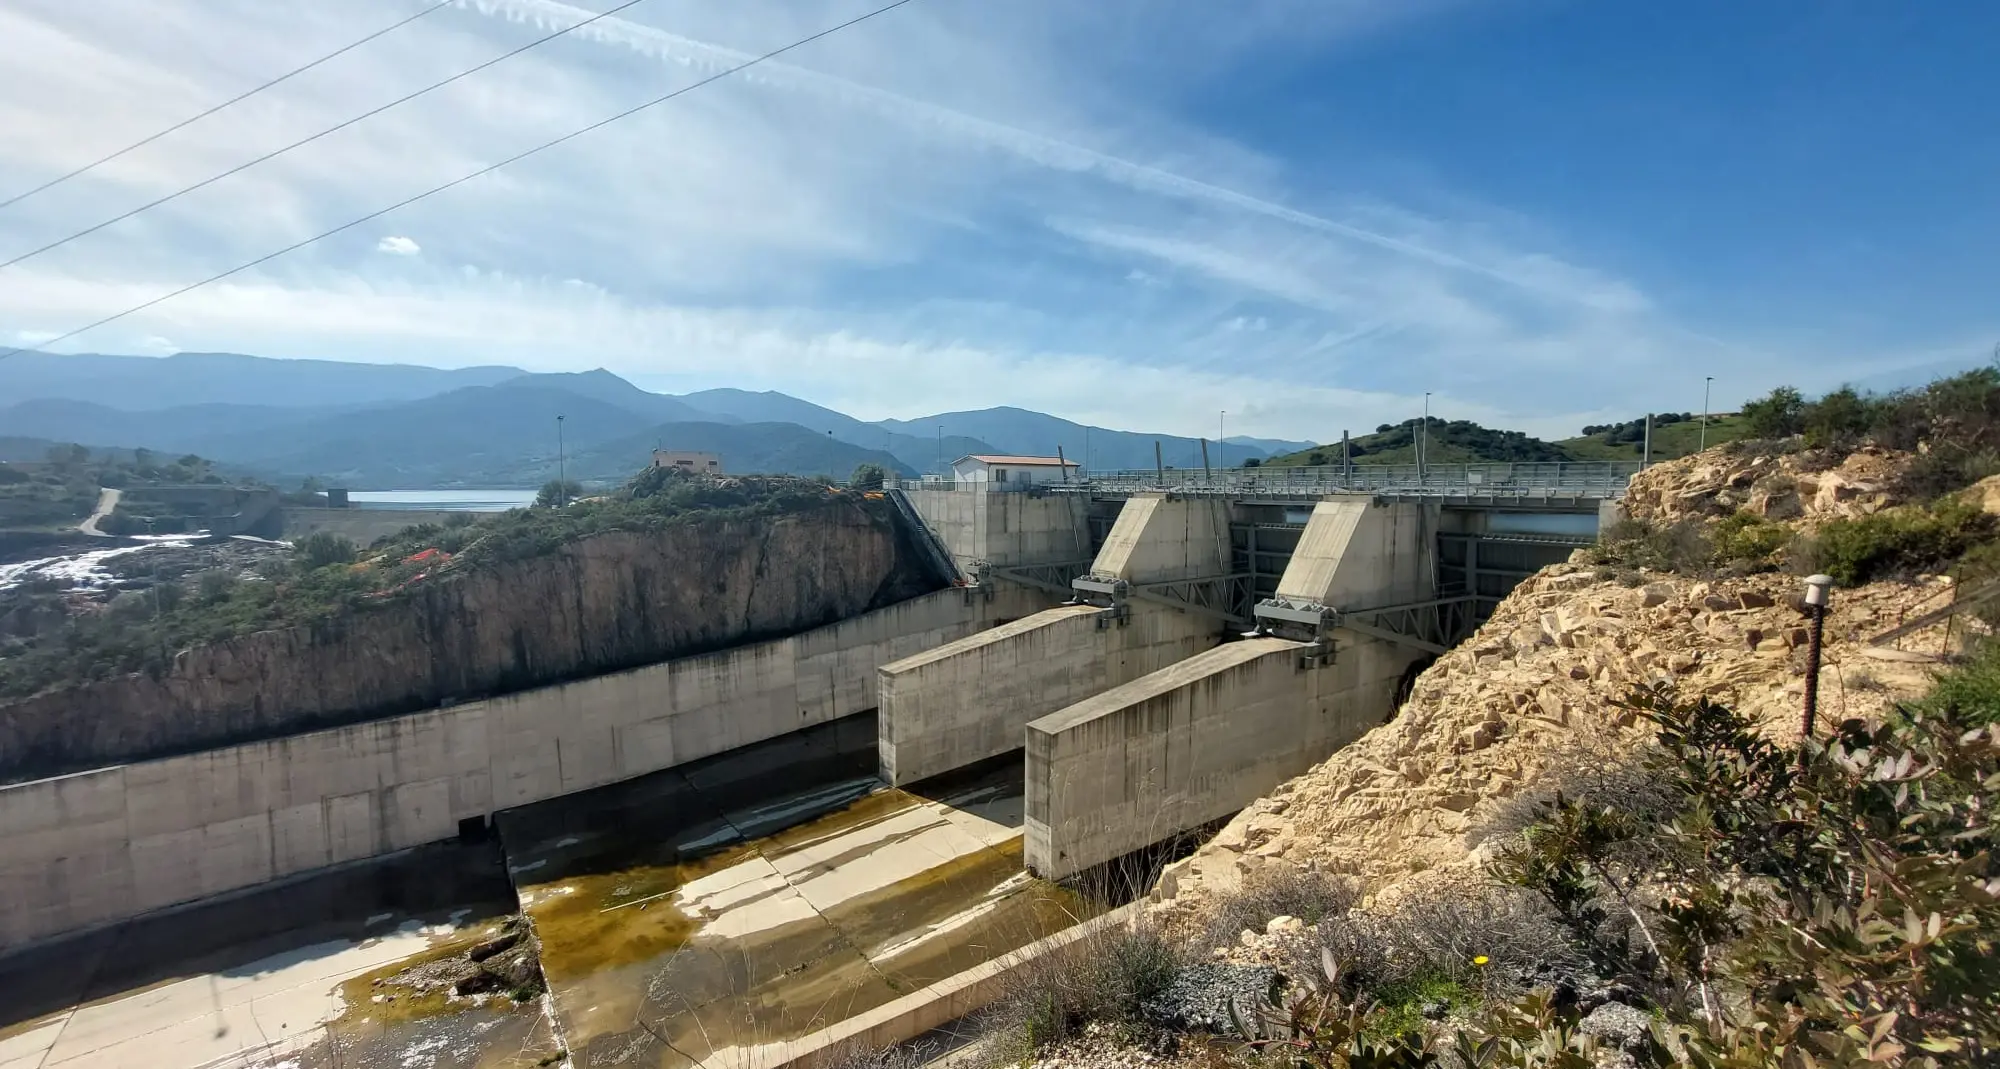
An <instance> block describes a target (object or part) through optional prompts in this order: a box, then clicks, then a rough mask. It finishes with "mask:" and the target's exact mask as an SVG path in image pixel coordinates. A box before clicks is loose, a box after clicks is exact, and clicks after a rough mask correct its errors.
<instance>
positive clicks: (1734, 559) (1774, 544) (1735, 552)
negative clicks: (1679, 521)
mask: <svg viewBox="0 0 2000 1069" xmlns="http://www.w3.org/2000/svg"><path fill="white" fill-rule="evenodd" d="M1709 539H1710V541H1711V543H1712V544H1713V545H1714V547H1715V548H1714V559H1715V561H1716V563H1718V564H1742V565H1747V566H1749V567H1751V568H1755V569H1758V570H1765V569H1770V568H1775V567H1777V565H1778V558H1779V556H1780V555H1781V554H1782V553H1783V552H1784V550H1785V547H1786V546H1787V545H1789V544H1790V543H1791V541H1792V530H1791V528H1789V527H1787V526H1785V525H1784V524H1782V523H1777V522H1775V521H1773V520H1767V519H1765V518H1763V517H1761V516H1757V515H1755V514H1753V513H1749V512H1736V513H1734V514H1732V515H1729V516H1725V517H1723V519H1722V520H1721V521H1720V522H1718V523H1717V524H1716V525H1715V530H1714V531H1712V532H1710V534H1709Z"/></svg>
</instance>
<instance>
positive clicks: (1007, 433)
mask: <svg viewBox="0 0 2000 1069" xmlns="http://www.w3.org/2000/svg"><path fill="white" fill-rule="evenodd" d="M0 405H4V407H0V436H4V435H12V436H17V437H22V438H34V439H43V440H48V441H74V442H83V443H85V444H87V445H91V446H93V447H99V448H102V447H124V448H134V447H143V448H146V449H150V450H154V451H160V452H174V453H196V454H199V455H201V456H204V457H211V458H214V459H215V460H216V461H217V462H219V463H225V464H229V465H232V466H235V467H236V468H239V469H242V470H247V471H250V472H254V473H256V474H258V475H259V476H260V477H262V478H266V479H268V480H270V481H272V482H274V483H277V484H278V485H281V486H285V485H293V484H295V483H296V481H297V480H299V479H302V478H305V477H307V476H313V477H317V478H320V479H321V480H323V481H325V482H326V483H328V484H330V485H336V486H340V485H344V486H348V487H350V488H356V489H399V488H409V489H432V488H436V489H442V488H448V487H469V488H470V487H477V488H491V487H520V488H525V487H531V486H536V485H539V484H540V482H541V481H543V480H544V479H546V478H547V477H549V476H551V475H553V474H554V472H555V470H556V467H557V464H556V433H555V432H556V427H555V417H556V416H558V415H561V416H563V417H564V421H563V438H564V444H565V445H566V447H567V452H568V454H569V455H570V456H573V457H582V458H590V459H589V460H588V461H587V462H586V464H585V467H584V468H582V469H578V470H577V471H575V472H572V474H582V475H584V476H585V477H596V476H597V472H598V469H599V468H601V469H602V477H604V478H613V477H616V478H622V477H624V476H625V475H627V474H629V473H630V472H631V471H633V470H634V469H636V468H637V467H639V466H641V465H643V464H644V463H645V462H646V460H647V453H648V452H649V451H650V450H651V449H652V448H653V446H654V445H656V444H657V445H661V446H666V447H670V448H682V449H709V450H715V451H719V452H721V453H722V454H723V462H724V464H725V466H726V467H727V468H728V470H730V471H736V472H750V471H759V470H762V471H769V472H775V473H792V474H830V475H834V476H838V477H842V478H845V477H846V476H847V475H848V474H849V473H851V472H852V471H853V468H854V466H855V465H857V464H860V463H865V462H875V463H881V464H883V465H884V466H885V467H888V468H890V469H892V470H894V471H896V472H898V473H901V474H904V475H913V474H916V473H919V472H924V471H932V470H937V469H938V468H939V467H940V466H941V465H949V464H950V463H951V462H952V461H953V460H956V459H958V458H959V457H961V456H964V455H966V454H968V453H1027V454H1038V455H1051V454H1054V453H1055V452H1057V451H1058V450H1059V449H1060V450H1061V451H1062V452H1063V453H1065V454H1066V455H1067V456H1068V457H1069V458H1070V459H1071V460H1074V461H1076V462H1078V463H1082V464H1087V465H1089V466H1091V467H1093V468H1095V469H1097V470H1100V471H1103V470H1114V469H1119V468H1150V467H1152V466H1153V464H1154V448H1155V443H1158V446H1159V448H1160V451H1161V454H1162V455H1161V459H1163V460H1164V461H1165V463H1167V464H1168V465H1171V466H1173V467H1191V466H1199V465H1200V464H1201V463H1202V455H1201V443H1200V442H1199V441H1198V440H1197V439H1193V438H1186V437H1181V436H1177V435H1157V434H1147V433H1141V432H1134V431H1119V430H1110V429H1107V428H1103V427H1086V426H1084V425H1082V424H1079V423H1074V422H1072V421H1070V420H1066V419H1061V418H1058V417H1055V416H1050V415H1047V414H1045V413H1040V412H1031V411H1028V410H1025V409H1020V408H991V409H983V410H980V411H975V412H950V413H944V414H942V415H937V416H927V417H923V418H920V419H912V420H884V421H881V422H875V423H870V422H865V421H863V420H859V419H855V418H854V417H852V416H848V415H846V414H844V413H841V412H838V411H835V410H833V409H830V408H826V407H824V406H821V405H816V404H813V403H811V402H809V401H804V400H801V399H799V398H796V397H791V396H789V395H786V394H782V393H777V392H772V391H765V392H755V391H749V390H734V389H718V390H704V391H701V392H699V393H692V394H687V395H685V396H680V397H674V396H668V395H665V394H658V393H652V392H650V391H647V390H642V389H640V388H639V387H637V386H634V385H633V384H632V383H630V382H627V381H626V380H624V379H622V378H620V377H619V376H617V375H615V374H612V373H611V372H609V371H606V370H604V369H602V368H599V369H596V370H592V371H585V372H577V373H572V374H530V373H528V372H524V371H521V370H520V369H518V368H511V367H499V366H494V367H479V368H466V369H461V370H457V371H446V370H440V369H437V368H427V367H414V366H409V365H389V364H350V363H343V362H338V361H326V360H274V359H268V358H264V357H255V356H243V355H238V354H231V353H183V354H180V355H178V356H171V357H164V358H154V357H135V356H103V355H80V356H57V355H49V354H43V353H23V354H20V355H18V356H16V357H13V358H10V359H8V360H4V361H0ZM730 427H735V428H738V430H735V431H727V432H725V430H724V429H723V428H730ZM940 429H942V434H940ZM1305 444H1306V443H1300V442H1291V441H1285V440H1280V439H1266V438H1254V437H1248V436H1238V437H1236V438H1234V439H1232V440H1230V441H1229V442H1225V443H1215V442H1210V443H1209V444H1208V448H1209V456H1208V460H1209V462H1210V463H1212V464H1214V465H1217V466H1227V467H1233V466H1237V465H1240V464H1242V463H1243V462H1244V461H1245V460H1247V459H1261V458H1263V457H1265V456H1267V455H1269V453H1270V452H1271V451H1272V450H1273V449H1278V448H1283V447H1291V446H1302V445H1305ZM613 454H618V459H616V460H615V461H614V460H613Z"/></svg>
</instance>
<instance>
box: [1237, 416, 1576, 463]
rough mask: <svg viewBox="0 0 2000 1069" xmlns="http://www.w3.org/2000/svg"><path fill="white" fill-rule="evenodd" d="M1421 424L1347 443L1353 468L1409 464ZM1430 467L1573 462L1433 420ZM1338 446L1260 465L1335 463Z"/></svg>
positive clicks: (1461, 424)
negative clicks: (1488, 463) (1371, 465)
mask: <svg viewBox="0 0 2000 1069" xmlns="http://www.w3.org/2000/svg"><path fill="white" fill-rule="evenodd" d="M1422 426H1423V420H1422V419H1421V418H1419V419H1412V420H1407V421H1405V422H1403V423H1402V424H1400V425H1395V426H1390V425H1386V424H1385V425H1384V426H1383V427H1382V428H1380V429H1378V430H1376V432H1375V433H1374V434H1364V435H1362V436H1360V437H1358V438H1355V439H1354V440H1353V441H1352V442H1351V443H1350V451H1351V454H1352V457H1353V461H1354V463H1356V464H1414V463H1416V462H1417V437H1418V432H1419V431H1420V430H1421V428H1422ZM1428 443H1429V449H1430V462H1431V463H1432V464H1467V463H1479V462H1495V461H1504V462H1511V463H1524V462H1541V461H1557V460H1572V459H1575V458H1574V457H1572V456H1571V455H1570V453H1569V452H1568V450H1566V449H1564V448H1563V447H1562V446H1560V445H1558V444H1556V443H1554V442H1545V441H1543V440H1541V439H1540V438H1534V437H1530V436H1529V435H1527V434H1524V433H1522V432H1520V431H1503V430H1495V429H1493V428H1491V427H1482V426H1480V425H1479V424H1477V423H1473V422H1472V421H1470V420H1449V421H1447V420H1441V419H1437V418H1435V417H1433V418H1432V419H1431V424H1430V436H1429V439H1428ZM1340 456H1341V450H1340V443H1339V442H1334V443H1332V444H1330V445H1320V446H1314V447H1312V448H1311V449H1302V450H1299V451H1298V452H1294V453H1286V454H1284V455H1282V456H1276V457H1272V458H1271V459H1269V460H1266V461H1264V463H1265V464H1266V465H1268V466H1272V467H1296V466H1300V465H1321V464H1338V463H1340Z"/></svg>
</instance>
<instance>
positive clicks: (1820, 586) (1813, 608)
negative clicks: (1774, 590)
mask: <svg viewBox="0 0 2000 1069" xmlns="http://www.w3.org/2000/svg"><path fill="white" fill-rule="evenodd" d="M1832 600H1833V576H1830V575H1809V576H1807V577H1806V609H1807V610H1808V611H1809V612H1811V613H1812V637H1811V638H1810V639H1809V640H1808V641H1807V643H1806V716H1805V734H1804V735H1803V736H1801V738H1800V750H1799V763H1800V764H1804V763H1805V759H1806V758H1805V749H1804V745H1805V743H1806V742H1809V741H1811V739H1812V737H1813V717H1814V716H1815V715H1816V714H1817V713H1818V712H1819V651H1820V641H1821V639H1822V638H1823V637H1824V636H1825V634H1826V608H1827V603H1828V602H1830V601H1832Z"/></svg>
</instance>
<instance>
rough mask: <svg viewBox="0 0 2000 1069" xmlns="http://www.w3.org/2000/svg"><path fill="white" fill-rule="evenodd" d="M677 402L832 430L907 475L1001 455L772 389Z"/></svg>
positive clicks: (709, 393)
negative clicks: (887, 458)
mask: <svg viewBox="0 0 2000 1069" xmlns="http://www.w3.org/2000/svg"><path fill="white" fill-rule="evenodd" d="M680 400H682V401H684V402H686V403H687V404H690V405H693V406H694V407H696V408H699V409H703V410H705V411H708V412H713V413H716V414H718V415H721V416H728V417H734V418H736V419H741V420H746V421H749V422H753V423H796V424H798V425H799V426H801V427H804V428H806V429H807V430H815V431H821V432H825V431H832V432H833V436H834V438H836V439H838V440H840V441H843V442H846V443H848V444H849V445H856V446H860V447H862V448H863V449H878V450H886V451H888V452H889V453H891V454H892V455H894V456H895V458H896V459H897V460H899V461H901V462H902V463H903V464H904V465H905V466H907V467H908V468H910V469H911V470H912V471H913V472H926V471H932V470H935V469H937V468H938V467H939V458H940V457H941V458H943V463H944V464H947V465H948V464H950V463H951V462H952V461H954V460H957V459H958V458H959V457H962V456H965V455H966V454H968V453H997V452H1001V451H1002V450H1001V449H1000V447H998V446H996V445H993V444H991V443H989V442H984V441H981V440H979V439H977V438H967V437H965V436H963V435H957V434H948V435H945V436H944V437H943V438H942V439H940V438H939V437H938V435H937V429H936V428H935V427H932V428H931V430H930V433H928V434H912V433H903V432H899V431H894V430H891V429H889V428H888V427H886V426H884V425H882V424H876V423H863V422H862V421H860V420H858V419H855V418H854V417H853V416H849V415H847V414H845V413H841V412H836V411H834V410H833V409H831V408H826V407H824V406H821V405H816V404H813V403H812V402H811V401H801V400H799V399H798V398H796V397H793V396H791V395H790V394H782V393H779V392H777V391H776V390H765V391H762V392H752V391H750V390H731V389H722V390H703V391H701V392H699V393H690V394H682V395H681V397H680Z"/></svg>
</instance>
